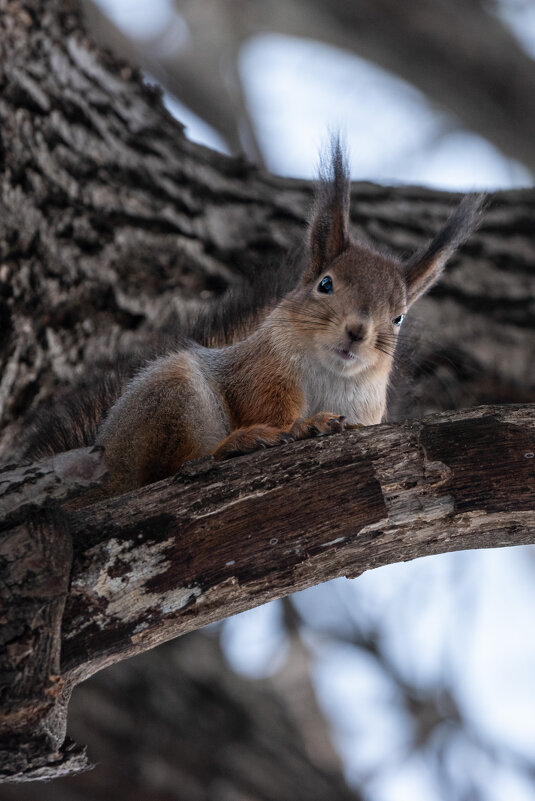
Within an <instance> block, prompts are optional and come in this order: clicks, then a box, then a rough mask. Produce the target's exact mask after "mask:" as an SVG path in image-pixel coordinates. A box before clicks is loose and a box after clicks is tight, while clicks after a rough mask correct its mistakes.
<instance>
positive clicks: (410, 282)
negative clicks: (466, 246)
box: [402, 194, 486, 306]
mask: <svg viewBox="0 0 535 801" xmlns="http://www.w3.org/2000/svg"><path fill="white" fill-rule="evenodd" d="M485 198H486V195H485V194H481V195H476V194H470V195H466V196H465V197H464V198H463V200H462V201H461V203H460V204H459V205H458V206H457V208H456V209H455V211H454V212H453V214H452V215H451V216H450V218H449V219H448V221H447V222H446V224H445V225H444V227H443V228H442V229H441V230H440V231H439V233H438V234H437V235H436V236H435V238H434V239H433V241H432V242H430V244H429V245H427V247H425V248H423V250H419V251H418V252H417V253H415V254H414V256H412V257H411V258H410V259H409V260H408V261H406V262H405V264H404V265H403V267H402V273H403V275H404V278H405V285H406V288H407V306H410V305H411V304H412V303H414V301H415V300H416V299H417V298H419V297H420V295H423V294H424V292H427V290H428V289H431V287H432V286H433V284H434V283H435V282H436V281H437V280H438V279H439V278H440V276H441V274H442V271H443V270H444V267H445V266H446V262H447V261H448V259H449V258H450V256H452V255H453V253H455V251H456V250H457V248H459V247H460V246H461V245H462V244H463V242H465V241H466V240H467V239H468V237H469V236H470V234H471V233H472V231H474V230H475V229H476V228H477V226H478V224H479V221H480V219H481V211H482V208H483V205H484V202H485Z"/></svg>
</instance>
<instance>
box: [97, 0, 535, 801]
mask: <svg viewBox="0 0 535 801" xmlns="http://www.w3.org/2000/svg"><path fill="white" fill-rule="evenodd" d="M99 3H100V5H101V6H102V7H103V9H104V10H106V11H107V12H108V13H110V15H111V16H112V18H113V19H114V21H115V22H116V24H118V25H119V27H122V28H123V30H124V31H125V32H127V33H131V34H133V35H135V36H146V37H149V36H151V35H156V34H157V33H158V32H160V31H161V30H163V29H164V28H165V27H166V26H168V25H169V24H170V23H169V20H170V10H171V8H172V6H171V0H151V2H150V4H148V3H146V2H145V0H99ZM497 13H499V14H500V16H501V17H502V18H503V19H504V20H505V21H506V22H507V24H508V25H509V26H510V27H511V30H513V32H515V33H516V34H517V35H518V37H519V41H521V43H522V45H523V46H524V47H525V49H526V51H527V52H528V53H530V54H531V55H532V56H534V57H535V2H527V1H525V0H502V2H500V3H499V4H498V7H497ZM175 24H176V23H175ZM182 35H187V34H186V33H184V31H181V30H178V32H177V33H176V36H177V40H180V36H182ZM240 73H241V76H242V80H243V83H244V90H245V94H246V97H247V100H248V103H249V106H250V109H251V113H252V116H253V119H254V121H255V124H256V126H257V130H258V136H259V140H260V143H261V145H262V147H263V150H264V152H265V157H266V162H267V166H268V168H269V169H271V170H272V171H274V172H278V173H280V174H283V175H293V176H299V177H306V178H312V177H314V176H315V173H316V168H317V154H318V151H319V149H320V147H321V145H322V143H323V142H324V141H325V139H326V137H327V135H328V132H329V131H330V130H333V129H336V128H339V129H340V130H341V131H342V132H343V134H344V136H345V138H346V141H347V143H348V146H349V151H350V160H351V172H352V177H353V178H354V179H365V180H371V181H375V182H383V183H417V184H424V185H428V186H432V187H436V188H442V189H450V190H460V191H468V190H472V189H482V188H483V189H491V190H492V189H507V188H513V187H522V186H532V185H533V177H532V176H531V174H530V173H529V172H528V170H527V169H525V168H524V167H523V166H522V165H521V164H519V163H517V162H515V161H513V160H511V159H508V158H506V157H505V156H504V155H502V154H501V153H500V152H498V151H497V150H496V148H495V147H494V146H493V145H492V144H490V143H489V142H487V141H486V140H484V139H483V138H482V137H480V136H478V135H476V134H474V133H471V132H469V131H465V130H463V129H462V128H460V127H459V126H458V124H457V123H456V121H455V120H453V119H452V118H451V117H448V116H447V115H446V113H445V112H437V109H436V108H435V107H433V106H432V104H431V103H430V102H429V101H428V100H427V99H426V98H425V97H424V96H423V95H422V94H421V93H420V92H419V91H418V90H417V89H415V88H414V87H412V86H410V85H409V84H407V83H406V82H405V81H403V80H401V79H399V78H397V77H395V76H393V75H390V74H388V73H387V72H385V71H384V70H382V69H379V68H377V67H375V66H373V65H372V64H370V63H369V62H366V61H364V60H362V59H359V58H356V57H355V56H352V55H348V54H346V53H343V52H340V51H337V50H335V49H334V48H332V47H328V46H326V45H323V44H320V43H316V42H311V41H304V40H298V39H295V38H291V37H282V36H274V35H263V36H261V37H256V38H255V39H254V40H251V41H250V42H249V43H248V44H247V45H246V46H245V47H244V49H243V51H242V54H241V60H240ZM165 102H166V104H167V106H168V108H169V109H170V111H171V112H172V113H174V114H175V116H177V117H178V118H179V119H180V120H181V122H183V123H185V125H186V133H187V135H188V136H189V137H190V138H192V139H194V140H195V141H199V142H202V143H203V144H206V145H208V146H209V147H213V148H215V149H219V150H223V151H224V149H225V148H224V144H223V142H222V140H221V138H220V137H219V136H218V135H217V133H216V132H214V131H213V130H212V129H211V128H210V126H208V125H206V123H204V122H203V121H202V120H199V119H198V118H197V117H196V116H195V115H193V114H192V113H191V112H190V111H189V110H188V109H186V108H185V107H184V106H182V104H180V103H179V102H178V101H177V100H175V99H173V98H171V97H169V96H168V95H165ZM341 109H343V111H341ZM392 132H395V135H393V133H392ZM534 576H535V551H534V550H533V549H531V548H511V549H502V550H500V551H491V550H489V551H481V552H467V553H455V554H447V555H443V556H440V557H430V558H426V559H419V560H416V561H414V562H412V563H408V564H400V565H391V566H388V567H384V568H379V569H377V570H374V571H372V572H369V573H366V574H364V575H363V576H361V577H359V578H358V579H356V580H353V581H347V580H346V579H340V580H338V581H337V582H335V583H334V584H331V585H330V588H329V589H328V590H326V588H325V587H316V588H312V589H310V590H307V591H305V592H304V593H300V594H299V595H298V597H297V598H296V603H297V606H298V608H299V609H300V611H301V613H302V614H303V617H304V618H305V619H306V620H307V622H308V623H309V636H310V642H309V643H308V644H309V647H310V649H311V652H312V653H313V654H314V660H313V666H314V667H313V671H314V680H315V685H316V689H317V693H318V699H319V702H320V704H321V706H322V708H323V710H324V712H325V714H326V716H327V718H328V720H329V721H330V725H331V727H332V732H333V737H334V739H335V741H336V743H337V745H338V747H339V749H340V752H341V754H342V757H343V760H344V767H345V771H346V775H347V777H348V779H349V780H350V781H353V782H355V783H356V784H358V783H359V782H360V780H361V777H362V775H364V774H366V775H372V776H374V775H375V773H376V774H377V775H376V777H375V778H372V779H371V784H370V789H371V790H372V791H373V793H372V797H373V799H374V801H409V799H410V801H420V799H422V800H423V799H425V801H442V798H443V796H442V795H441V792H440V789H439V788H438V787H437V786H436V779H435V776H434V774H433V772H432V770H430V768H429V765H428V764H426V763H425V762H423V761H422V760H421V758H420V759H419V758H416V757H412V758H410V757H409V756H407V752H408V748H409V745H410V742H411V737H412V735H413V732H412V730H411V726H410V719H409V717H408V716H407V714H406V712H405V711H404V710H403V708H402V706H401V705H400V703H399V699H397V698H396V697H395V695H393V689H392V684H391V682H389V681H387V680H386V679H385V677H384V676H381V675H380V673H379V672H378V671H377V668H376V666H375V665H373V664H371V663H370V660H369V656H368V655H367V654H364V653H362V652H360V653H359V652H358V650H357V649H355V648H351V649H350V648H348V647H343V646H342V645H340V644H339V643H338V644H335V643H330V644H329V643H327V644H326V643H325V642H324V638H323V639H322V637H321V635H320V634H319V633H316V634H314V630H315V627H316V628H317V627H318V626H321V624H323V623H324V624H325V626H330V627H332V628H333V629H334V630H336V627H337V626H339V625H342V624H341V622H340V620H341V615H340V608H341V607H340V604H342V605H343V606H344V608H345V610H346V612H347V610H348V609H349V610H352V613H354V614H355V615H358V624H359V625H361V626H364V627H365V626H366V625H380V628H381V632H382V637H383V638H384V642H385V643H386V647H387V648H388V650H389V652H390V653H391V654H392V658H393V659H394V660H395V662H396V664H397V665H398V667H399V669H400V670H401V671H402V672H403V671H405V672H406V674H407V676H414V675H417V676H418V678H419V681H420V683H421V684H422V686H424V687H425V686H426V685H429V686H432V685H433V682H434V681H435V680H436V679H437V678H440V677H441V676H443V675H445V673H447V674H448V676H450V677H451V681H452V682H453V684H454V687H455V692H456V696H457V697H458V699H459V700H460V703H461V706H462V710H463V712H464V714H465V715H466V717H467V719H468V720H469V721H470V725H471V727H472V728H473V732H474V736H475V738H476V739H477V737H479V736H480V737H482V738H483V739H488V740H490V741H492V742H493V743H494V744H496V747H498V748H502V750H504V749H505V750H507V749H513V750H515V751H517V752H518V753H520V754H525V755H526V756H528V757H530V758H532V759H534V760H535V637H533V636H532V630H533V621H534V620H535V582H534V580H533V579H534ZM280 614H281V611H280V605H277V604H276V603H274V604H269V605H266V606H264V607H260V608H258V609H255V610H251V611H250V612H247V613H245V614H243V615H240V616H237V617H235V618H232V619H231V620H229V621H227V623H226V624H225V626H224V628H223V645H224V648H225V650H226V653H227V656H228V658H229V660H230V661H231V663H232V664H233V666H234V667H235V669H236V670H238V671H239V672H241V673H243V674H244V675H247V676H251V677H261V676H267V675H270V674H271V673H273V672H274V671H275V670H276V669H277V668H278V667H280V665H281V663H282V662H283V660H284V656H285V654H286V648H287V643H286V642H285V640H284V636H283V633H282V628H281V625H280ZM457 748H458V753H453V752H452V753H450V754H449V755H448V758H451V759H452V760H454V761H455V765H457V769H458V770H460V771H462V770H465V772H466V773H467V775H468V774H469V773H470V774H472V775H474V776H475V777H476V778H477V780H478V782H480V784H481V786H483V787H484V788H485V791H486V798H487V799H488V801H498V800H499V801H503V799H507V801H533V785H531V784H527V783H526V782H525V780H524V779H523V778H522V776H521V775H519V773H518V772H517V771H516V770H515V769H514V767H511V766H509V767H508V766H507V765H505V766H501V767H498V766H497V765H495V764H489V762H488V760H486V759H485V758H483V757H482V756H481V752H480V751H479V750H478V749H477V747H474V745H473V743H471V742H469V741H466V742H464V743H463V742H461V741H459V743H458V746H457ZM393 753H394V755H396V754H397V755H398V756H399V763H398V765H397V767H396V768H395V769H393V770H390V771H389V770H385V768H384V766H385V764H386V763H387V762H388V760H389V759H390V758H391V757H392V754H393Z"/></svg>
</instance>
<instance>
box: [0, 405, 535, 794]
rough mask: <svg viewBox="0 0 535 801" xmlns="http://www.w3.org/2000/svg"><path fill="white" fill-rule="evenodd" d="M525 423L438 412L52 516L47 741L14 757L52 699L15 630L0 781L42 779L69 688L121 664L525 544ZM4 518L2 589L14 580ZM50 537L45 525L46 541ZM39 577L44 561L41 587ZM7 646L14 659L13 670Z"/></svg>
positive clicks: (496, 414) (532, 483)
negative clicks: (424, 560) (433, 563)
mask: <svg viewBox="0 0 535 801" xmlns="http://www.w3.org/2000/svg"><path fill="white" fill-rule="evenodd" d="M534 431H535V406H534V405H530V406H528V405H526V406H523V405H521V406H506V407H499V406H494V407H488V408H485V407H483V408H480V409H474V410H470V411H468V412H465V411H463V412H450V413H448V414H442V415H437V416H431V417H428V418H425V419H424V420H421V421H409V422H405V423H403V424H395V425H386V424H385V425H382V426H371V427H368V428H364V429H362V430H359V431H355V432H351V433H348V432H346V433H345V434H343V435H339V436H333V437H329V438H321V439H318V440H315V441H308V442H300V443H293V444H292V445H289V446H287V447H279V448H274V449H271V450H269V451H266V452H262V453H261V454H259V455H256V454H254V455H251V456H249V457H243V458H241V459H236V460H231V461H229V462H226V463H217V462H214V461H213V460H212V459H204V460H200V461H199V462H197V463H191V464H187V465H185V466H184V467H183V468H182V469H181V471H180V472H179V473H178V474H177V475H176V476H175V477H173V478H172V479H168V480H166V481H162V482H159V483H157V484H154V485H151V486H149V487H147V488H145V489H143V490H141V491H138V492H135V493H130V494H128V495H125V496H121V497H119V498H116V499H113V500H110V501H106V502H103V503H99V504H95V505H93V506H89V507H87V508H85V509H81V510H78V511H76V512H71V513H70V514H67V513H64V514H65V519H64V520H63V521H62V524H61V526H60V531H61V530H66V529H67V528H68V531H69V532H70V534H71V536H72V542H73V564H72V570H71V571H70V587H69V591H68V592H66V587H67V578H68V575H69V568H70V563H69V562H68V561H67V560H65V559H64V560H63V562H62V565H63V566H62V569H61V576H62V580H61V582H60V591H61V605H60V612H61V611H63V619H62V624H61V659H60V664H59V665H56V666H55V673H54V675H55V676H56V675H57V676H58V678H57V679H56V681H58V682H59V686H60V688H61V692H59V693H58V702H57V704H56V706H55V708H54V720H55V721H57V724H56V729H55V731H54V734H55V737H56V738H57V739H58V742H55V741H54V751H53V753H49V751H50V747H51V746H50V743H44V744H40V749H39V750H38V752H37V754H36V755H33V754H32V757H31V758H26V761H25V763H24V764H23V765H22V766H21V763H20V756H19V754H20V749H21V742H24V743H26V742H27V741H28V742H33V740H32V737H34V735H33V732H34V729H35V722H34V720H35V716H36V714H39V715H41V705H42V702H43V697H46V698H49V697H50V688H49V686H48V685H47V683H46V682H47V681H48V682H49V681H50V677H49V673H50V671H51V668H50V666H48V664H47V667H46V671H45V672H44V674H43V675H41V673H42V671H41V672H40V674H39V682H40V683H39V686H38V688H37V689H35V688H34V681H33V673H34V671H35V663H34V660H33V659H32V653H33V651H34V649H33V648H28V647H27V635H26V633H25V632H24V633H21V632H20V631H15V633H14V634H11V635H10V641H9V646H10V648H9V650H8V653H7V658H6V662H5V665H4V673H5V675H7V676H8V677H9V676H11V675H12V674H13V673H15V674H16V675H17V676H18V677H20V678H18V680H17V682H16V686H19V685H20V686H21V687H22V688H23V690H22V691H21V692H20V693H16V694H15V698H14V699H13V700H12V701H10V706H8V715H7V717H6V716H4V721H3V729H4V731H3V734H4V737H3V743H4V748H3V751H4V753H3V758H4V765H3V776H4V777H5V778H6V777H7V778H10V779H13V780H20V779H21V778H27V777H28V776H30V777H32V776H39V775H40V773H39V771H40V770H42V765H46V766H47V771H48V772H49V774H50V772H51V771H53V770H54V768H53V766H52V765H51V763H53V761H54V759H58V748H59V746H60V745H61V732H62V731H64V726H65V714H66V703H67V701H68V697H69V694H70V690H71V689H72V687H73V686H74V685H75V684H77V683H79V682H81V681H83V680H85V679H87V678H88V677H89V676H90V675H92V674H93V673H95V672H96V671H98V670H101V669H102V668H104V667H106V666H109V665H111V664H113V663H115V662H117V661H119V660H122V659H125V658H127V657H130V656H133V655H135V654H137V653H140V652H142V651H145V650H147V649H149V648H153V647H154V646H156V645H158V644H160V643H162V642H164V641H166V640H168V639H170V638H172V637H176V636H178V635H180V634H184V633H186V632H189V631H192V630H195V629H198V628H199V627H201V626H205V625H206V624H208V623H212V622H214V621H217V620H220V619H222V618H223V617H226V616H228V615H231V614H235V613H236V612H240V611H243V610H245V609H249V608H251V607H253V606H257V605H258V604H260V603H264V602H266V601H269V600H271V599H273V598H280V597H281V596H284V595H287V594H289V593H291V592H295V591H297V590H301V589H304V588H306V587H309V586H312V585H314V584H317V583H319V582H321V581H326V580H328V579H331V578H335V577H337V576H341V575H345V576H349V577H354V576H356V575H359V574H360V573H362V572H363V571H364V570H368V569H370V568H374V567H378V566H380V565H385V564H390V563H392V562H397V561H405V560H408V559H414V558H416V557H418V556H422V555H429V554H437V553H443V552H445V551H452V550H460V549H465V548H482V547H498V546H505V545H513V544H515V545H520V544H527V543H534V542H535V534H534V525H535V491H534V487H535V458H534V452H533V442H534ZM43 472H44V470H43ZM4 480H5V481H7V482H8V483H9V474H8V473H7V472H6V473H5V474H4ZM14 480H15V481H18V480H19V477H18V474H17V473H15V477H14ZM8 497H9V495H8ZM47 502H48V497H47V495H46V493H45V494H44V496H43V500H42V503H43V507H46V504H47ZM34 503H37V501H34ZM24 508H25V507H24V502H22V504H21V509H24ZM11 514H12V520H14V521H15V522H14V528H11V529H10V530H8V531H7V532H6V534H5V535H4V537H5V538H6V548H5V554H6V555H11V558H12V560H15V561H14V565H8V569H7V570H6V575H5V578H4V581H5V584H6V587H7V588H8V592H11V587H12V586H14V587H15V589H17V588H22V590H24V589H25V586H26V582H27V579H26V578H25V575H24V574H23V575H22V578H21V573H20V570H21V567H20V562H19V561H18V550H17V547H14V546H13V542H15V545H17V546H18V538H19V537H20V533H19V529H20V526H17V519H16V517H15V518H14V517H13V515H15V512H14V511H13V508H12V509H11ZM28 528H29V530H30V536H31V534H32V533H33V526H30V527H28V525H25V526H24V532H25V534H26V531H27V530H28ZM27 536H28V535H27ZM55 536H56V534H55V530H54V529H53V530H52V534H51V535H50V537H49V539H48V542H50V541H51V542H52V549H54V548H55V547H56V545H55V539H54V538H55ZM13 538H15V539H14V540H13ZM31 544H32V543H31V542H30V546H31ZM20 547H22V546H20ZM26 550H27V552H28V553H29V554H32V551H33V547H32V548H30V547H29V546H28V547H27V548H26ZM52 553H55V551H54V550H52ZM28 558H30V559H31V556H29V557H28ZM22 565H23V567H24V562H22ZM10 568H11V569H10ZM49 572H50V571H49V570H48V565H47V564H46V565H45V570H44V578H43V579H42V581H43V582H45V584H46V586H48V585H49V583H50V579H49V575H48V574H49ZM37 583H38V586H40V584H41V579H40V573H39V572H38V582H37ZM55 583H56V582H54V584H55ZM56 594H57V591H56ZM40 600H41V599H40ZM55 600H56V599H55V597H54V601H55ZM63 602H64V604H65V606H64V610H63ZM42 603H43V602H42V600H41V605H40V606H38V609H39V610H40V609H41V608H42ZM54 609H55V607H54ZM32 613H33V615H35V608H34V607H32ZM15 614H16V615H19V610H18V607H17V608H16V609H15ZM58 627H59V617H58V618H56V617H54V619H53V620H52V622H50V621H49V620H46V619H45V622H44V624H43V625H42V632H41V637H42V639H43V641H44V643H45V646H46V644H47V638H46V635H47V633H48V632H49V636H50V638H51V640H52V641H55V642H58V641H59V633H58V632H59V629H58ZM25 645H26V650H24V646H25ZM20 653H24V655H25V656H26V657H27V662H23V663H22V665H21V666H19V661H20ZM55 653H56V662H57V654H58V653H59V651H58V649H57V648H56V652H55ZM17 670H18V673H17V672H16V671H17ZM47 671H49V672H47ZM27 673H30V676H31V677H32V678H31V679H30V681H29V682H28V681H27V679H26V676H27ZM43 682H44V683H43ZM6 684H7V682H6V681H5V680H4V681H3V685H4V686H6ZM28 684H29V686H30V687H31V690H30V691H29V693H28V691H27V689H26V688H27V686H28ZM11 710H12V712H11ZM36 710H37V711H36ZM50 714H51V713H50V712H49V710H47V717H46V722H47V723H48V720H49V718H50ZM40 719H41V718H40ZM27 726H28V727H29V728H28V729H27V728H26V727H27ZM48 728H50V727H48ZM47 747H48V749H49V750H48V751H47ZM61 769H62V770H65V767H64V765H63V764H62V765H61ZM52 775H53V774H52Z"/></svg>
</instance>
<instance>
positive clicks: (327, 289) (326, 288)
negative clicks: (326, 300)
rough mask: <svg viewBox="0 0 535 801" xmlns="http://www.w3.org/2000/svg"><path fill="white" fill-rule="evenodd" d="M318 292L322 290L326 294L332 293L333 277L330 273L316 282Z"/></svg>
mask: <svg viewBox="0 0 535 801" xmlns="http://www.w3.org/2000/svg"><path fill="white" fill-rule="evenodd" d="M318 292H324V293H325V294H326V295H332V293H333V279H332V278H331V276H330V275H326V276H325V278H322V279H321V281H320V282H319V284H318Z"/></svg>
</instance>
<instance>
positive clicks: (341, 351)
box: [333, 348, 360, 362]
mask: <svg viewBox="0 0 535 801" xmlns="http://www.w3.org/2000/svg"><path fill="white" fill-rule="evenodd" d="M333 350H334V352H335V353H336V355H337V356H339V357H340V358H341V359H344V361H348V362H349V361H352V360H353V359H360V357H359V356H357V354H356V353H353V352H352V351H350V350H346V348H333Z"/></svg>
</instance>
